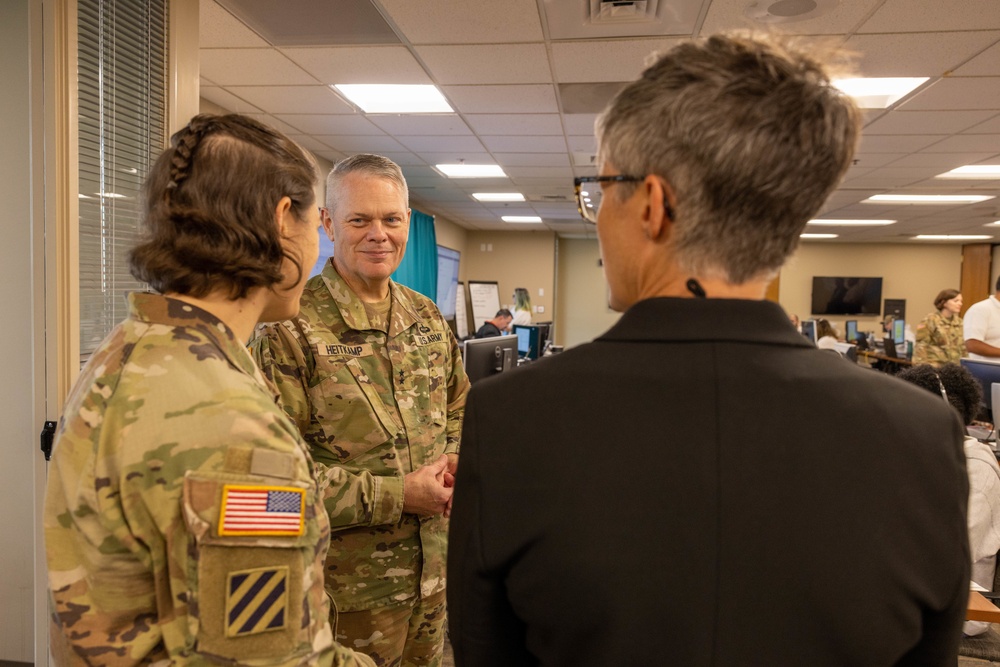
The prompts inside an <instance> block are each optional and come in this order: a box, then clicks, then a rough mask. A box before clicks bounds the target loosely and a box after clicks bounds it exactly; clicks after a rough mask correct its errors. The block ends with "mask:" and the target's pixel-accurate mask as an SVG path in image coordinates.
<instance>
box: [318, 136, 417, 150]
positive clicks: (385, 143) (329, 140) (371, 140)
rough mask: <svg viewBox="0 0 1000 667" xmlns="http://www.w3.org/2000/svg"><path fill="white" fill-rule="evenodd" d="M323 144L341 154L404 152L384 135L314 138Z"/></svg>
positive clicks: (395, 142) (393, 140)
mask: <svg viewBox="0 0 1000 667" xmlns="http://www.w3.org/2000/svg"><path fill="white" fill-rule="evenodd" d="M316 138H317V139H319V140H320V141H322V142H323V143H324V144H327V145H328V146H332V147H333V148H336V149H337V150H338V151H340V152H341V153H376V154H378V155H381V154H382V153H383V152H385V151H389V152H392V151H404V150H405V149H404V148H403V147H402V146H400V145H399V142H398V141H396V140H395V139H393V138H392V137H387V136H386V135H384V134H383V135H381V136H367V137H366V136H362V135H358V134H351V135H332V136H330V135H322V134H321V135H317V137H316Z"/></svg>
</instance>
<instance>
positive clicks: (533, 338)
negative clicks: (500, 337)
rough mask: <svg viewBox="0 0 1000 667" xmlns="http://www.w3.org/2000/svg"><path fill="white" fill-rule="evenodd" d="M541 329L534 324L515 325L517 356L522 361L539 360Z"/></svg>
mask: <svg viewBox="0 0 1000 667" xmlns="http://www.w3.org/2000/svg"><path fill="white" fill-rule="evenodd" d="M539 333H540V329H539V327H538V326H536V325H534V324H515V325H514V335H515V336H516V337H517V354H518V356H520V357H521V358H522V359H531V360H534V359H537V358H538V355H539V354H541V346H540V345H539V343H540V336H539Z"/></svg>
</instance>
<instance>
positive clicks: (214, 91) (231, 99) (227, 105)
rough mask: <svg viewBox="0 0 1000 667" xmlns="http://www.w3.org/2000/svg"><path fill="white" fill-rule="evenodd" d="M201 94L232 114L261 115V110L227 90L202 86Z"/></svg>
mask: <svg viewBox="0 0 1000 667" xmlns="http://www.w3.org/2000/svg"><path fill="white" fill-rule="evenodd" d="M198 92H199V94H200V95H201V96H202V97H204V98H205V99H206V100H208V101H209V102H211V103H212V104H217V105H219V106H220V107H222V108H223V109H225V110H226V111H228V112H230V113H260V111H261V110H260V109H259V108H257V107H255V106H254V105H252V104H250V103H249V102H247V101H246V100H243V99H240V98H239V97H237V96H236V95H233V94H232V93H230V92H229V91H228V90H226V89H225V88H216V87H213V86H202V87H201V90H199V91H198Z"/></svg>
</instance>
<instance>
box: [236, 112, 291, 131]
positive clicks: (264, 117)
mask: <svg viewBox="0 0 1000 667" xmlns="http://www.w3.org/2000/svg"><path fill="white" fill-rule="evenodd" d="M246 115H247V116H249V117H250V118H253V119H254V120H259V121H260V122H262V123H264V124H265V125H267V126H268V127H273V128H274V129H276V130H277V131H278V132H281V133H282V134H304V132H303V131H302V130H300V129H298V128H297V127H292V126H291V125H289V124H288V123H286V122H284V121H282V120H279V119H277V118H275V117H274V116H269V115H268V114H265V113H247V114H246Z"/></svg>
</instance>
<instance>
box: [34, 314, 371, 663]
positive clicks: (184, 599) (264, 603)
mask: <svg viewBox="0 0 1000 667" xmlns="http://www.w3.org/2000/svg"><path fill="white" fill-rule="evenodd" d="M274 399H275V396H274V394H272V393H271V391H270V390H269V389H268V388H267V386H266V384H265V383H264V381H263V377H262V376H261V374H260V372H259V371H258V369H257V367H256V366H255V365H254V363H253V360H252V359H251V358H250V355H249V354H248V353H247V350H246V349H245V348H244V347H243V346H242V345H241V344H240V343H239V342H238V341H237V340H235V338H234V336H233V333H232V331H231V330H229V329H228V328H227V327H226V326H225V325H224V324H223V323H222V322H221V321H219V320H218V319H216V318H215V317H214V316H212V315H211V314H209V313H207V312H205V311H204V310H201V309H199V308H197V307H195V306H192V305H190V304H187V303H185V302H183V301H180V300H176V299H169V298H166V297H162V296H158V295H154V294H133V295H132V296H131V297H130V315H129V317H128V319H126V320H125V322H123V323H122V324H120V325H119V326H118V327H117V328H115V330H114V331H112V332H111V334H110V335H109V336H108V338H107V339H106V340H105V341H104V342H103V343H102V344H101V346H100V348H99V349H98V350H97V351H96V352H95V353H94V355H93V356H92V357H91V359H90V361H89V362H88V363H87V366H86V367H85V368H84V369H83V372H82V374H81V376H80V379H79V380H78V381H77V383H76V386H75V387H74V389H73V391H72V392H71V394H70V396H69V398H68V401H67V404H66V411H65V414H64V415H63V418H62V420H61V422H60V425H59V430H58V433H57V436H56V443H55V451H54V454H53V457H52V463H51V466H50V469H49V479H48V488H47V496H46V502H45V514H44V527H45V542H46V556H47V559H48V570H49V587H50V595H51V605H52V612H53V614H52V621H53V628H52V652H53V655H54V656H55V658H56V662H57V664H61V665H68V664H80V665H83V664H86V665H134V664H148V663H153V662H158V661H163V663H164V664H167V663H168V662H169V663H170V664H174V665H202V664H209V663H211V664H218V663H225V664H229V665H323V666H326V665H370V664H371V662H370V659H369V658H367V656H363V655H359V656H355V654H354V653H353V652H351V651H349V650H346V649H344V648H342V647H340V646H338V645H337V644H336V643H335V642H334V640H333V632H332V629H331V625H330V622H329V600H328V598H327V596H326V594H325V591H324V589H323V581H322V576H323V575H322V568H323V561H324V556H325V554H326V549H327V544H328V541H329V524H328V521H327V517H326V513H325V512H324V511H323V506H322V504H321V498H320V495H319V491H318V487H317V485H316V482H315V480H314V478H313V477H312V471H311V466H312V461H311V460H310V458H309V454H308V452H307V450H306V448H305V446H304V444H303V443H302V442H301V440H300V439H299V437H298V435H297V433H296V431H295V427H294V426H293V425H292V423H291V422H290V421H289V420H288V418H287V416H286V415H285V414H284V413H283V412H282V411H281V410H280V409H279V408H278V407H277V406H276V405H275V402H274Z"/></svg>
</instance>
